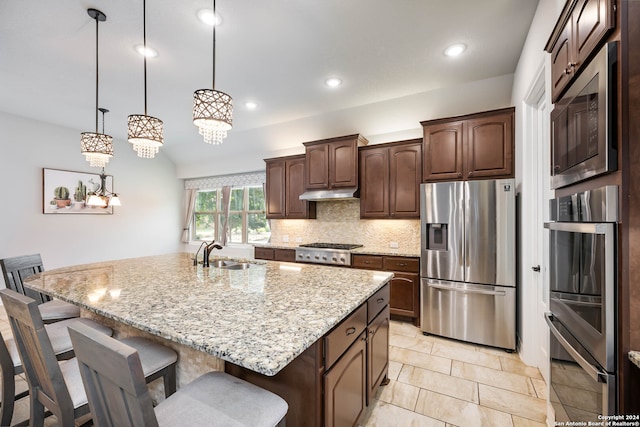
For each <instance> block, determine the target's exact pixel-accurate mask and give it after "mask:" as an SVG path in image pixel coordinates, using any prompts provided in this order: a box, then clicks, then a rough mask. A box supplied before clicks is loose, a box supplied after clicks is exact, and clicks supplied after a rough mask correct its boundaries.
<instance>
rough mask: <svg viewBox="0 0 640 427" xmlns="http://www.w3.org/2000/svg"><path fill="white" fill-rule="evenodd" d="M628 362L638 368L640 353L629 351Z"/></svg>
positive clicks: (639, 365) (639, 366)
mask: <svg viewBox="0 0 640 427" xmlns="http://www.w3.org/2000/svg"><path fill="white" fill-rule="evenodd" d="M629 360H631V361H632V362H633V364H634V365H636V366H637V367H638V368H640V351H630V352H629Z"/></svg>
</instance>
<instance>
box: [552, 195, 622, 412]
mask: <svg viewBox="0 0 640 427" xmlns="http://www.w3.org/2000/svg"><path fill="white" fill-rule="evenodd" d="M550 218H551V220H552V221H553V222H549V223H547V224H545V228H547V229H549V257H550V259H549V292H550V294H549V309H550V312H549V313H546V315H545V316H546V321H547V324H548V325H549V329H550V330H551V341H550V343H551V348H550V350H551V387H552V389H553V390H554V392H555V393H552V397H553V398H552V399H551V402H552V404H553V406H554V408H555V412H556V421H558V422H560V421H589V420H592V421H599V420H598V416H600V415H613V414H615V413H616V338H615V335H616V325H615V323H616V292H615V289H616V265H617V261H616V260H617V256H616V253H617V243H616V235H617V221H618V187H617V186H606V187H601V188H597V189H593V190H588V191H584V192H580V193H575V194H572V195H568V196H564V197H559V198H557V199H553V200H551V201H550Z"/></svg>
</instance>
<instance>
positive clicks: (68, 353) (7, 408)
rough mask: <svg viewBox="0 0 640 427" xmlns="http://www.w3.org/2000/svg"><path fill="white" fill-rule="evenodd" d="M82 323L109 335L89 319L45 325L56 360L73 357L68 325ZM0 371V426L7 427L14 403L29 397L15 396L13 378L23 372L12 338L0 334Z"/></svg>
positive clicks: (105, 329) (107, 329)
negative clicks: (0, 394) (0, 401)
mask: <svg viewBox="0 0 640 427" xmlns="http://www.w3.org/2000/svg"><path fill="white" fill-rule="evenodd" d="M77 323H82V324H84V325H87V326H89V327H91V328H93V329H95V330H96V331H98V332H100V333H102V334H105V335H111V333H112V331H111V329H109V328H107V327H106V326H103V325H101V324H99V323H97V322H94V321H93V320H89V319H82V318H76V319H67V320H63V321H61V322H56V323H52V324H50V325H45V329H46V331H47V335H49V339H50V340H51V347H52V348H53V352H54V354H55V355H56V358H57V359H58V360H65V359H70V358H72V357H73V347H72V345H71V338H69V330H68V329H67V327H68V326H69V325H73V324H77ZM0 369H1V370H2V404H1V405H0V425H1V426H7V425H9V424H10V423H11V418H12V417H13V408H14V401H15V400H18V399H21V398H23V397H26V396H28V395H29V391H24V392H21V393H19V394H17V395H16V394H15V390H16V386H15V376H16V375H18V374H21V373H22V372H23V369H22V362H21V361H20V355H19V354H18V348H17V347H16V342H15V340H14V339H13V337H7V339H4V338H3V337H2V334H0Z"/></svg>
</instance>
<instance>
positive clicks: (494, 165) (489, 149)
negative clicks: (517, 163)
mask: <svg viewBox="0 0 640 427" xmlns="http://www.w3.org/2000/svg"><path fill="white" fill-rule="evenodd" d="M514 111H515V109H514V108H513V107H512V108H505V109H501V110H494V111H487V112H483V113H477V114H471V115H467V116H461V117H454V118H450V119H438V120H429V121H425V122H421V124H422V126H423V150H422V154H423V174H422V181H423V182H431V181H443V180H464V179H482V178H510V177H513V176H514V166H513V165H514V155H513V153H514V152H513V150H514V126H513V122H514Z"/></svg>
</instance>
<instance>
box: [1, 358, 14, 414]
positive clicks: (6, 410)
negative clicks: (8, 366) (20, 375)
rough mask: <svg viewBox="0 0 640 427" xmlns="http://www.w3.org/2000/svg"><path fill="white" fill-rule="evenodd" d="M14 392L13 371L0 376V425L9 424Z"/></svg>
mask: <svg viewBox="0 0 640 427" xmlns="http://www.w3.org/2000/svg"><path fill="white" fill-rule="evenodd" d="M12 370H13V369H12ZM15 393H16V380H15V376H14V375H13V373H11V374H9V375H3V378H2V404H1V405H2V406H0V425H2V426H8V425H11V418H12V417H13V404H14V402H13V399H14V396H15Z"/></svg>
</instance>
